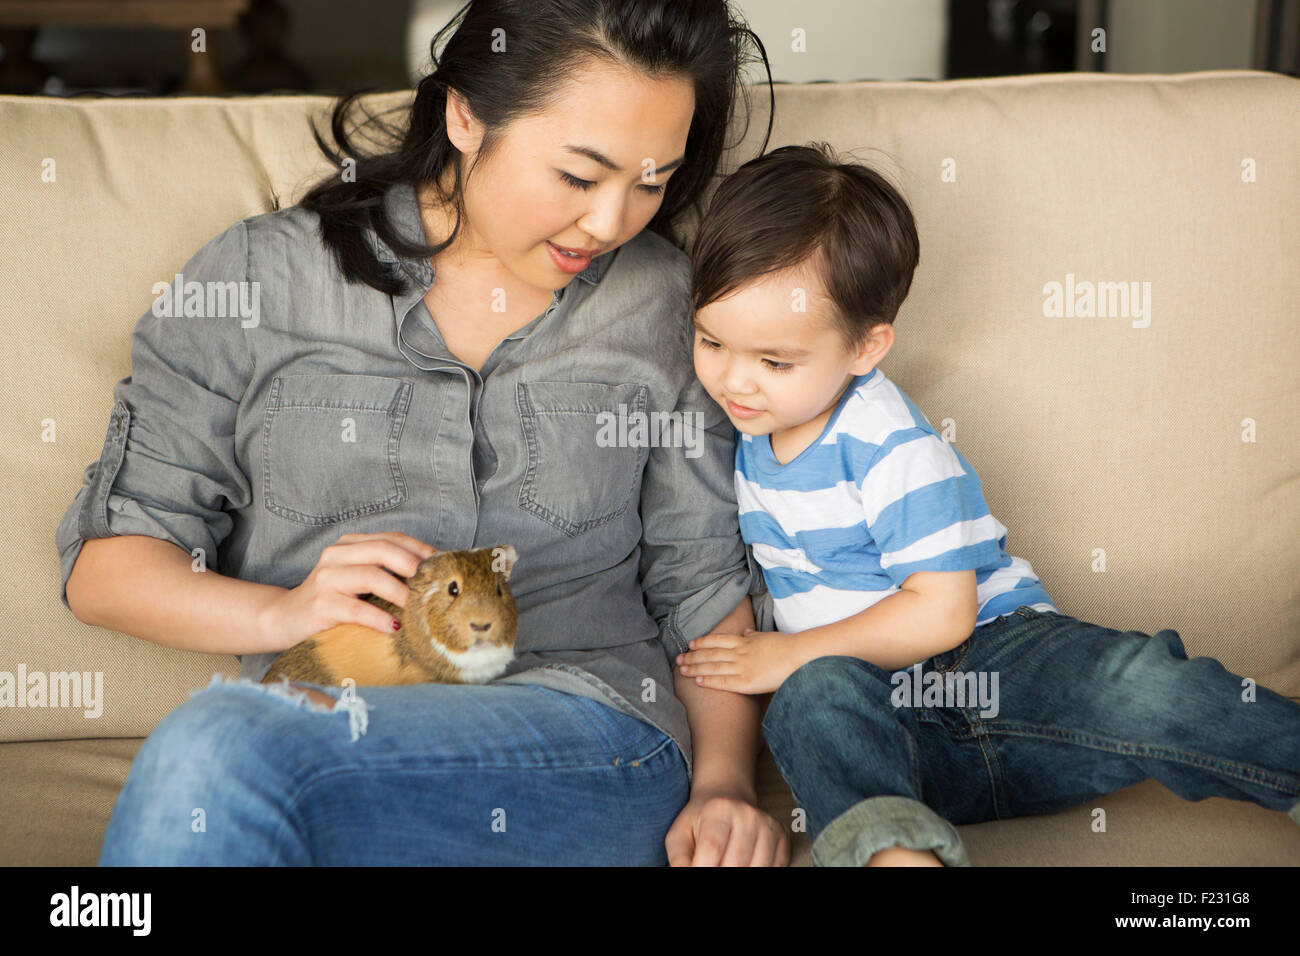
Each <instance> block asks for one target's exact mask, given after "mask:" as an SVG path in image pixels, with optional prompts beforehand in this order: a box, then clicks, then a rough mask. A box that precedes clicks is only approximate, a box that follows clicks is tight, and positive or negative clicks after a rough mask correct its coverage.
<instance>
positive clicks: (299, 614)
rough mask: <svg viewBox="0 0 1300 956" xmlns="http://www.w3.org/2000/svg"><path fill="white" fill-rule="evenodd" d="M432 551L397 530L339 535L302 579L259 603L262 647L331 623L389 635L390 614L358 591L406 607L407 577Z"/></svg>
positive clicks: (278, 647) (287, 643)
mask: <svg viewBox="0 0 1300 956" xmlns="http://www.w3.org/2000/svg"><path fill="white" fill-rule="evenodd" d="M437 550H438V549H437V548H435V547H433V546H432V545H430V544H425V543H424V542H423V541H420V540H418V539H416V538H413V537H411V536H410V535H409V534H403V533H402V532H400V531H393V532H385V533H378V534H345V535H343V536H342V537H340V538H339V539H338V541H336V542H335V543H334V544H331V545H329V546H327V547H326V548H325V549H324V550H323V551H321V554H320V558H319V559H318V560H317V561H316V567H314V568H312V570H311V573H310V574H308V575H307V579H306V580H305V581H303V582H302V584H300V585H298V586H297V587H296V588H292V589H286V590H283V591H281V592H280V593H279V594H278V595H277V596H276V597H274V598H273V599H272V600H271V601H269V602H268V603H266V604H265V605H263V606H262V609H261V611H260V612H259V614H258V622H259V625H260V629H261V632H262V635H263V637H264V639H265V640H264V643H265V646H266V650H267V652H272V651H283V650H286V649H288V648H290V647H293V646H294V645H295V644H297V643H299V642H300V641H305V640H306V639H307V638H309V637H312V636H313V635H315V634H319V633H320V632H321V631H325V630H328V629H329V628H331V627H333V626H334V625H336V624H362V625H364V626H366V627H370V628H374V629H375V630H376V631H379V632H381V633H383V634H392V633H393V630H394V628H393V617H392V615H390V614H389V613H388V612H386V611H384V610H383V609H382V608H379V607H376V606H375V605H373V604H371V603H370V602H369V601H364V600H362V599H361V598H359V597H358V596H357V595H359V594H374V595H376V596H377V597H381V598H383V599H384V600H386V601H391V602H392V603H393V604H396V605H397V606H398V607H402V608H404V607H406V601H407V598H409V597H410V595H411V589H410V588H409V587H408V586H407V584H406V579H407V578H409V577H410V576H411V575H413V574H414V573H415V571H416V568H418V567H419V565H420V562H421V561H423V560H424V559H425V558H427V557H429V556H430V555H432V554H435V553H436V552H437ZM390 572H391V573H390Z"/></svg>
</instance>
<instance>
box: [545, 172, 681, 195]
mask: <svg viewBox="0 0 1300 956" xmlns="http://www.w3.org/2000/svg"><path fill="white" fill-rule="evenodd" d="M560 178H561V179H563V180H564V181H565V182H566V183H568V184H569V185H570V186H572V187H573V188H574V189H581V190H582V191H583V192H586V191H587V190H588V189H590V188H591V187H592V186H594V185H596V184H595V183H593V182H592V181H591V180H589V179H579V178H578V177H577V176H570V175H569V174H568V173H566V172H563V171H561V172H560ZM641 188H642V189H644V190H645V191H646V192H648V193H653V194H654V195H656V196H657V195H659V194H660V193H662V192H663V191H664V190H665V189H667V188H668V184H667V183H660V184H659V185H658V186H646V185H644V184H642V186H641Z"/></svg>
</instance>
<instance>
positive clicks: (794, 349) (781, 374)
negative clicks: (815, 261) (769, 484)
mask: <svg viewBox="0 0 1300 956" xmlns="http://www.w3.org/2000/svg"><path fill="white" fill-rule="evenodd" d="M800 290H802V291H800ZM800 309H802V310H803V311H801V310H800ZM830 315H831V307H830V303H829V301H828V300H827V299H826V298H825V296H824V293H823V291H822V286H821V283H820V280H819V279H817V277H816V275H815V274H814V273H813V272H812V271H806V270H804V269H802V268H801V269H799V270H786V271H784V272H776V273H771V274H769V275H766V276H762V277H760V278H759V279H756V280H755V281H754V282H751V283H750V284H748V285H745V286H742V287H741V288H740V289H738V290H736V291H735V292H733V293H732V294H731V295H728V296H726V297H725V298H723V299H719V300H717V301H716V302H711V303H709V304H708V305H707V306H705V307H704V308H702V309H700V310H699V311H698V312H696V314H695V347H694V355H695V374H696V375H697V376H698V377H699V379H700V383H701V384H702V385H703V386H704V388H705V390H706V391H708V393H709V395H710V396H712V398H713V400H714V401H715V402H717V403H718V404H719V405H721V406H722V408H723V409H724V410H725V411H726V413H727V417H728V418H730V419H731V422H732V424H733V425H735V427H736V428H737V429H738V430H739V431H741V432H743V433H745V434H748V435H768V434H772V433H779V432H783V431H787V430H789V429H793V428H797V427H799V426H801V425H804V424H808V423H810V422H814V420H816V419H817V418H819V417H820V416H822V415H823V413H825V414H826V415H829V412H830V411H831V410H832V409H833V408H834V406H835V403H836V401H837V400H838V399H839V397H840V395H841V394H842V393H843V391H844V388H845V386H846V385H848V383H849V380H850V379H852V377H853V376H855V375H863V374H866V373H867V372H869V371H871V370H872V369H873V368H875V366H876V363H878V362H879V361H880V360H881V359H882V358H884V356H885V353H886V352H888V351H889V347H890V345H892V344H893V340H894V330H893V326H891V325H878V326H876V328H875V329H874V330H873V331H872V333H871V335H870V337H869V338H868V339H867V341H866V342H865V343H864V344H863V345H862V347H861V348H860V349H857V350H850V349H848V347H847V346H846V345H845V343H844V339H843V337H842V336H841V334H840V332H839V331H838V329H836V328H835V327H834V326H833V325H832V323H831V320H830V318H829V316H830Z"/></svg>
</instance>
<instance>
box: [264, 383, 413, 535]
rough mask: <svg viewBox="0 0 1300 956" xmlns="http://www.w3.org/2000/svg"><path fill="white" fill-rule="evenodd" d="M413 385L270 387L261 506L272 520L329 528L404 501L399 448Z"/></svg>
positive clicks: (325, 384)
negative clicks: (275, 518)
mask: <svg viewBox="0 0 1300 956" xmlns="http://www.w3.org/2000/svg"><path fill="white" fill-rule="evenodd" d="M410 404H411V383H410V382H407V381H404V380H403V379H399V378H388V377H385V376H380V375H353V374H309V375H286V376H284V377H277V378H276V379H274V381H273V382H272V384H271V390H270V394H269V397H268V399H267V403H266V412H265V424H264V425H263V430H262V480H263V501H264V503H265V505H266V509H267V511H270V512H271V513H272V514H276V515H279V516H280V517H282V518H287V519H289V520H290V521H297V522H299V523H301V524H309V525H325V524H334V523H336V522H339V521H346V520H348V519H349V518H355V517H358V516H360V515H365V514H371V513H373V512H376V511H386V510H388V509H390V508H395V507H397V506H398V505H399V504H401V503H402V502H403V501H404V500H405V499H406V480H405V478H404V477H403V475H402V466H401V461H400V454H399V452H400V445H401V437H402V427H403V425H404V424H405V423H406V413H407V410H408V409H409V408H410Z"/></svg>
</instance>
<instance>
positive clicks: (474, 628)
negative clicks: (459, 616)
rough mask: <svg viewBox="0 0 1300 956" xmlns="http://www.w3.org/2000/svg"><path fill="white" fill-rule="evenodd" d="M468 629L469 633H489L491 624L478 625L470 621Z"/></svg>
mask: <svg viewBox="0 0 1300 956" xmlns="http://www.w3.org/2000/svg"><path fill="white" fill-rule="evenodd" d="M469 627H470V630H471V631H490V630H491V629H492V622H491V621H488V622H487V623H485V624H480V623H478V622H476V621H471V622H470V625H469Z"/></svg>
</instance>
